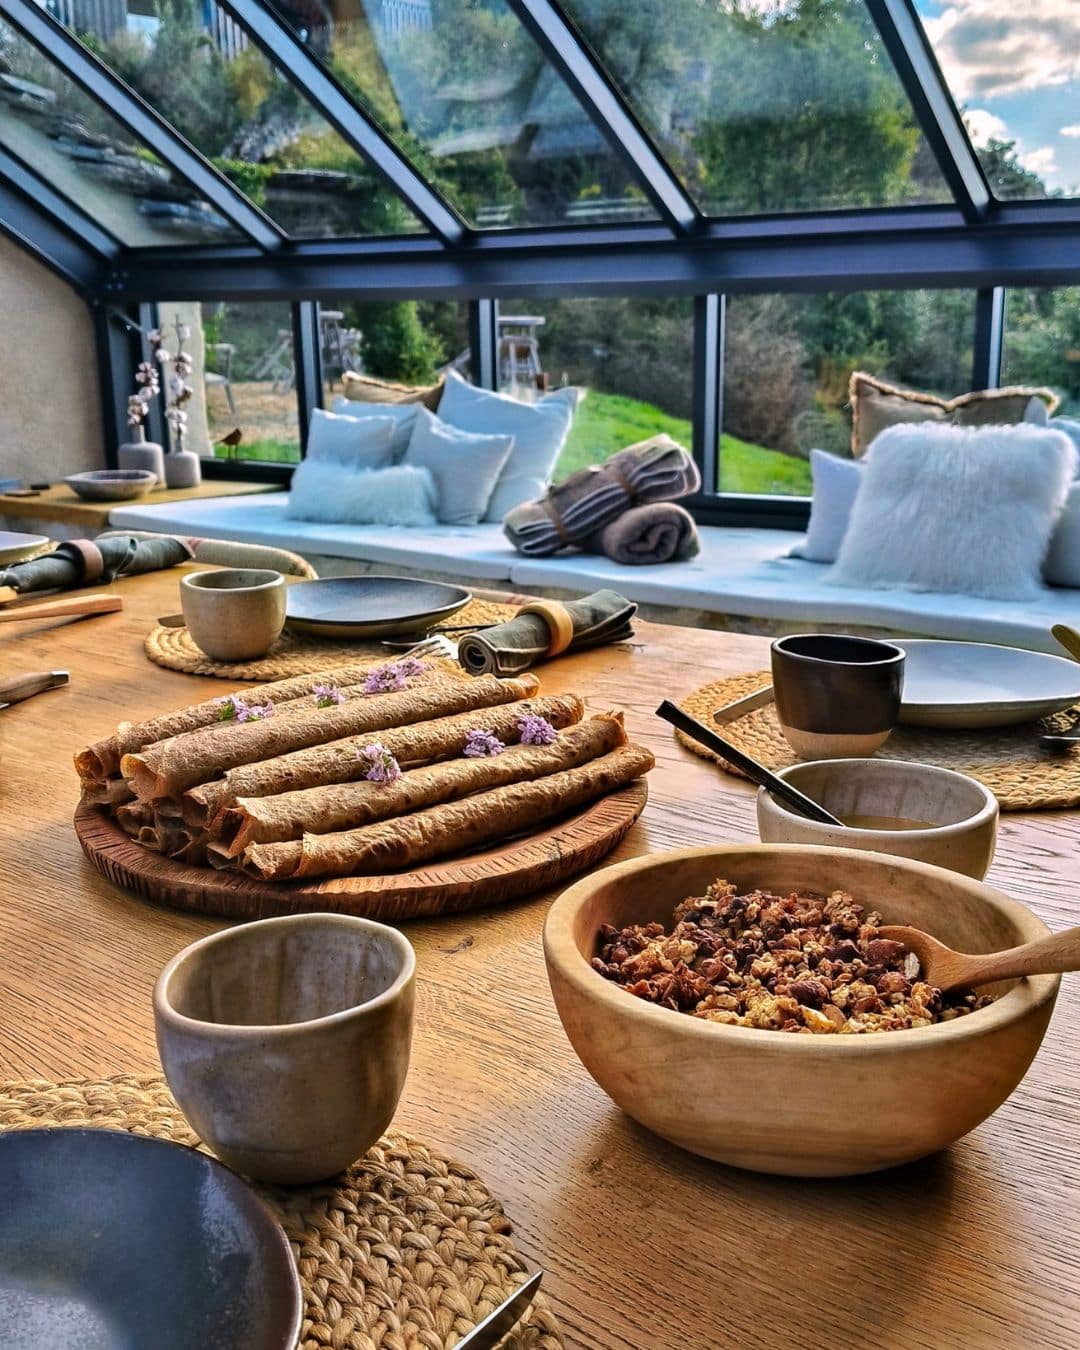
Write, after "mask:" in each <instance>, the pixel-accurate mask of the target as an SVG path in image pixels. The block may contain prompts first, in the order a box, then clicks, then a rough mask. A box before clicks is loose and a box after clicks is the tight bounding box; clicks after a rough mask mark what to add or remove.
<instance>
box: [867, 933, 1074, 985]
mask: <svg viewBox="0 0 1080 1350" xmlns="http://www.w3.org/2000/svg"><path fill="white" fill-rule="evenodd" d="M878 932H879V933H880V934H881V936H882V937H883V938H891V939H892V941H893V942H902V943H903V944H904V946H905V947H907V949H908V951H912V952H914V953H915V955H916V956H917V957H918V958H919V965H920V966H922V978H923V979H924V980H925V981H926V982H927V984H933V985H936V986H937V988H938V989H940V990H942V991H943V992H947V991H948V990H950V989H975V988H977V987H978V986H979V985H980V984H992V983H993V982H994V981H995V980H1012V979H1016V978H1018V977H1020V976H1022V975H1056V974H1059V973H1061V972H1063V971H1066V970H1080V928H1067V929H1066V930H1065V931H1064V933H1052V934H1051V935H1050V936H1049V937H1044V938H1039V940H1038V941H1037V942H1027V943H1025V944H1024V946H1023V947H1010V948H1009V949H1008V950H1007V951H1004V952H988V953H987V954H986V955H985V956H969V955H967V954H966V953H964V952H954V951H953V950H952V948H951V947H946V946H945V944H944V943H943V942H939V941H938V940H937V938H932V937H931V936H930V934H929V933H924V932H923V931H922V930H921V929H919V928H907V927H905V926H904V925H902V924H886V925H885V926H884V927H883V928H880V929H879V930H878Z"/></svg>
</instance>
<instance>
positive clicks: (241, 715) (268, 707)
mask: <svg viewBox="0 0 1080 1350" xmlns="http://www.w3.org/2000/svg"><path fill="white" fill-rule="evenodd" d="M273 715H274V705H273V704H272V703H271V702H270V700H269V699H267V701H266V702H265V703H241V704H238V706H237V709H236V720H237V721H238V722H261V721H262V720H263V718H264V717H272V716H273Z"/></svg>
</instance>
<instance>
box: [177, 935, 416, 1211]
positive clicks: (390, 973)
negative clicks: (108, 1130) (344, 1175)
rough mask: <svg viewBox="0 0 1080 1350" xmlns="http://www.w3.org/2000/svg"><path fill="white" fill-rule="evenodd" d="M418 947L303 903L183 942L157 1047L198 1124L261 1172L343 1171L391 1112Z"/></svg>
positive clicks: (295, 1179) (222, 1148)
mask: <svg viewBox="0 0 1080 1350" xmlns="http://www.w3.org/2000/svg"><path fill="white" fill-rule="evenodd" d="M415 971H416V957H415V955H414V953H413V949H412V946H411V945H410V943H409V941H408V940H407V939H406V938H405V937H403V936H402V934H401V933H399V932H398V931H397V929H396V928H387V927H386V926H385V925H383V924H379V923H372V922H371V921H369V920H367V919H357V918H353V917H351V916H349V915H345V914H296V915H290V916H288V917H286V918H283V919H263V920H262V921H260V922H258V923H249V924H244V925H241V926H238V927H236V928H228V929H225V930H224V931H223V932H220V933H214V934H213V935H212V936H211V937H206V938H203V939H202V940H201V941H199V942H195V943H193V944H192V945H191V946H190V947H186V948H185V949H184V950H183V951H182V952H180V954H179V955H178V956H174V957H173V959H172V960H171V961H170V962H169V964H168V965H167V966H166V967H165V969H164V970H163V971H162V972H161V975H160V977H159V978H158V981H157V984H156V985H155V987H154V1023H155V1027H156V1030H157V1043H158V1052H159V1054H160V1055H161V1063H162V1067H163V1068H164V1070H165V1077H166V1079H167V1081H168V1084H169V1087H170V1088H171V1089H172V1093H173V1096H174V1097H175V1098H176V1100H177V1102H179V1104H180V1108H181V1110H182V1111H183V1112H184V1115H185V1116H186V1117H187V1119H188V1121H189V1123H190V1125H191V1127H192V1129H193V1130H194V1131H195V1133H196V1134H197V1135H198V1136H199V1137H200V1138H201V1139H203V1140H204V1141H205V1142H206V1143H207V1144H208V1145H209V1146H210V1148H212V1149H213V1151H214V1152H215V1153H216V1154H217V1156H218V1157H219V1158H220V1159H221V1160H222V1162H224V1163H227V1164H228V1165H229V1166H230V1167H232V1168H234V1169H235V1170H236V1171H238V1172H243V1173H244V1174H245V1175H247V1176H249V1177H254V1178H255V1179H256V1180H258V1181H270V1182H280V1183H285V1184H297V1185H298V1184H300V1183H303V1182H311V1181H321V1180H323V1179H324V1178H326V1177H329V1176H333V1175H334V1174H335V1173H337V1172H340V1171H341V1170H342V1168H344V1167H347V1166H348V1165H349V1164H350V1163H351V1162H354V1161H355V1160H356V1159H357V1158H359V1157H361V1156H362V1155H363V1154H364V1153H366V1152H367V1150H368V1149H369V1148H370V1147H371V1145H372V1144H374V1143H375V1141H376V1140H377V1139H378V1138H379V1136H380V1135H381V1134H382V1133H383V1131H384V1130H385V1129H386V1127H387V1126H388V1125H389V1124H390V1121H391V1120H392V1118H393V1115H394V1112H395V1110H396V1109H397V1104H398V1099H399V1098H400V1096H401V1090H402V1088H403V1086H404V1084H405V1075H406V1073H407V1072H408V1067H409V1050H410V1045H411V1041H412V1026H413V1004H414V998H415Z"/></svg>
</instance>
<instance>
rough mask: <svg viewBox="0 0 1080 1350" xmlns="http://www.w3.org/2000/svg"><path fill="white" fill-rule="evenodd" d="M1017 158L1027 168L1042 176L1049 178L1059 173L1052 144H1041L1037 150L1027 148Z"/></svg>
mask: <svg viewBox="0 0 1080 1350" xmlns="http://www.w3.org/2000/svg"><path fill="white" fill-rule="evenodd" d="M1017 158H1018V159H1019V161H1020V163H1021V164H1022V165H1023V166H1024V168H1025V169H1029V170H1030V171H1031V172H1032V173H1037V174H1038V175H1039V177H1040V178H1048V177H1050V176H1051V175H1053V174H1055V173H1057V168H1058V166H1057V163H1056V161H1055V159H1054V147H1053V146H1052V145H1040V146H1039V148H1038V149H1037V150H1026V151H1024V152H1023V153H1022V154H1020V155H1018V156H1017Z"/></svg>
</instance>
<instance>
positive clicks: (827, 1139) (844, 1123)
mask: <svg viewBox="0 0 1080 1350" xmlns="http://www.w3.org/2000/svg"><path fill="white" fill-rule="evenodd" d="M717 878H723V879H725V880H728V881H731V882H734V883H736V884H737V885H738V886H739V889H740V891H743V890H751V889H753V888H755V887H762V888H768V889H770V890H774V891H779V892H781V893H785V892H790V891H795V890H813V891H818V892H824V893H828V892H830V891H832V890H836V889H838V888H842V889H844V890H846V891H849V892H850V893H851V894H852V895H853V896H854V897H855V899H856V900H857V901H860V902H861V903H863V904H866V905H867V906H868V907H869V908H873V909H877V910H879V911H880V912H881V913H882V915H883V916H884V918H885V920H886V921H887V922H889V923H907V924H913V925H915V926H916V927H918V928H923V929H925V930H927V931H928V932H930V933H933V934H934V935H935V936H936V937H939V938H941V939H943V940H944V941H945V942H947V943H948V944H949V945H950V946H952V947H954V948H956V949H957V950H959V951H967V952H989V951H995V950H999V949H1002V948H1005V947H1011V946H1014V945H1017V944H1019V943H1022V942H1030V941H1032V940H1034V939H1036V938H1040V937H1044V936H1045V935H1046V933H1047V928H1046V926H1045V925H1044V924H1043V923H1042V921H1041V920H1040V919H1038V918H1036V916H1035V915H1034V914H1032V913H1031V912H1030V910H1027V909H1025V908H1024V906H1023V905H1019V904H1017V903H1016V901H1014V900H1010V899H1008V898H1007V897H1006V896H1004V895H1002V894H1001V893H1000V892H999V891H996V890H994V889H993V888H992V887H990V886H986V885H984V884H983V883H982V882H978V881H973V880H971V879H970V878H968V877H963V876H960V875H959V874H958V873H955V872H948V871H945V869H943V868H939V867H931V866H929V865H928V864H926V863H920V862H914V861H911V860H909V859H906V858H896V857H890V856H888V855H886V854H882V853H861V852H858V851H857V850H854V849H838V848H818V847H811V846H804V845H785V844H757V845H749V844H748V845H741V844H732V845H723V846H718V847H715V848H702V849H682V850H680V851H678V852H674V853H663V854H656V855H653V856H652V857H645V858H634V859H631V860H630V861H629V862H624V863H618V864H617V865H616V866H614V867H607V868H604V869H602V870H601V871H598V872H594V873H593V874H592V875H591V876H588V877H586V878H584V879H583V880H582V881H578V882H576V883H575V884H574V885H573V886H571V887H570V888H569V889H568V890H566V891H564V892H563V893H562V895H561V896H560V897H559V899H558V900H556V902H555V904H554V905H553V906H552V908H551V911H550V913H549V914H548V919H547V923H546V926H545V928H544V953H545V956H546V959H547V967H548V977H549V979H550V981H551V989H552V993H553V995H554V998H555V1005H556V1007H557V1008H558V1011H559V1016H560V1017H561V1018H562V1023H563V1026H564V1028H565V1029H566V1033H567V1035H568V1036H569V1038H570V1041H571V1043H572V1044H573V1046H574V1049H575V1050H576V1051H577V1053H578V1055H579V1057H580V1058H581V1061H582V1063H583V1064H584V1065H585V1067H586V1068H587V1069H588V1071H589V1073H591V1074H592V1076H593V1078H595V1079H596V1081H597V1083H599V1085H600V1086H601V1087H602V1088H603V1089H604V1091H605V1092H606V1093H608V1095H609V1096H610V1097H612V1098H613V1099H614V1101H615V1102H617V1103H618V1105H619V1106H621V1107H622V1109H623V1110H624V1111H626V1112H627V1114H628V1115H630V1116H633V1118H634V1119H635V1120H637V1121H639V1122H640V1123H641V1124H642V1125H645V1126H647V1127H648V1128H649V1129H650V1130H654V1131H655V1132H656V1133H657V1134H659V1135H661V1136H662V1137H663V1138H665V1139H668V1140H670V1141H671V1142H672V1143H674V1144H679V1145H680V1146H681V1147H683V1148H686V1149H689V1150H690V1151H691V1152H692V1153H698V1154H701V1155H702V1156H703V1157H706V1158H715V1159H717V1160H718V1161H720V1162H725V1163H730V1164H731V1165H732V1166H735V1167H745V1168H749V1169H751V1170H753V1171H757V1172H776V1173H782V1174H786V1175H789V1176H811V1177H825V1176H846V1175H851V1174H854V1173H859V1172H874V1171H878V1170H879V1169H881V1168H884V1167H892V1166H895V1165H896V1164H898V1163H906V1162H911V1161H912V1160H914V1159H916V1158H921V1157H924V1156H925V1155H926V1154H928V1153H933V1152H935V1151H936V1150H937V1149H941V1148H944V1147H945V1146H946V1145H948V1144H951V1143H952V1142H953V1141H954V1140H956V1139H959V1138H960V1137H961V1135H964V1134H966V1133H967V1132H968V1131H969V1130H971V1129H974V1128H975V1126H976V1125H978V1124H979V1123H980V1122H981V1121H983V1120H985V1119H986V1117H987V1116H988V1115H990V1113H991V1112H992V1111H995V1110H996V1109H997V1108H998V1107H999V1106H1000V1105H1001V1103H1002V1102H1003V1101H1004V1100H1005V1098H1006V1097H1008V1095H1009V1094H1010V1093H1011V1092H1012V1090H1013V1089H1014V1088H1015V1087H1016V1085H1017V1084H1018V1083H1019V1082H1020V1080H1021V1078H1023V1076H1024V1073H1025V1072H1026V1070H1027V1067H1028V1065H1029V1064H1030V1063H1031V1061H1032V1058H1033V1057H1034V1055H1035V1052H1036V1051H1037V1050H1038V1048H1039V1045H1040V1043H1041V1041H1042V1038H1043V1035H1044V1033H1045V1031H1046V1027H1047V1023H1048V1022H1049V1020H1050V1014H1051V1012H1052V1011H1053V1007H1054V1000H1055V999H1056V997H1057V991H1058V985H1059V983H1060V977H1059V976H1057V975H1038V976H1033V977H1030V978H1028V979H1026V980H1018V981H1010V982H1008V983H1005V984H1002V985H1000V986H997V987H996V988H992V989H990V990H988V991H987V992H990V993H997V994H999V995H1000V996H999V997H998V999H997V1001H996V1002H995V1003H993V1004H992V1005H991V1006H990V1007H988V1008H984V1009H982V1010H980V1011H979V1012H975V1013H970V1014H968V1015H967V1016H964V1017H960V1018H956V1019H954V1020H953V1021H950V1022H944V1023H941V1024H939V1025H937V1026H932V1027H921V1028H916V1029H912V1030H908V1031H890V1032H878V1033H872V1034H869V1035H845V1036H827V1035H819V1036H814V1035H792V1034H789V1033H786V1032H782V1031H759V1030H756V1029H754V1028H750V1027H731V1026H723V1025H720V1024H717V1023H714V1022H706V1021H703V1020H702V1019H700V1018H696V1017H691V1016H689V1015H688V1014H686V1013H679V1012H672V1011H671V1010H669V1009H667V1008H661V1007H658V1006H656V1005H655V1004H650V1003H646V1002H644V1001H643V1000H641V999H638V998H635V997H634V996H633V995H632V994H628V993H627V992H626V990H625V989H623V988H621V987H620V986H618V985H616V984H613V983H612V982H611V981H609V980H606V979H604V977H603V976H602V975H599V974H598V973H597V972H596V971H595V970H593V969H592V966H591V965H590V958H591V957H592V955H593V954H594V952H595V950H596V946H597V934H598V931H599V928H600V925H601V924H603V923H610V924H614V925H615V926H616V927H624V926H626V925H627V924H632V923H647V922H651V921H657V922H660V923H663V924H664V925H665V927H667V928H668V929H670V927H671V917H672V911H673V909H674V908H675V905H676V904H678V903H679V901H681V900H683V899H685V898H686V897H687V896H692V895H702V894H704V892H705V889H706V887H707V886H708V885H709V884H710V883H711V882H713V881H715V880H716V879H717Z"/></svg>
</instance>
